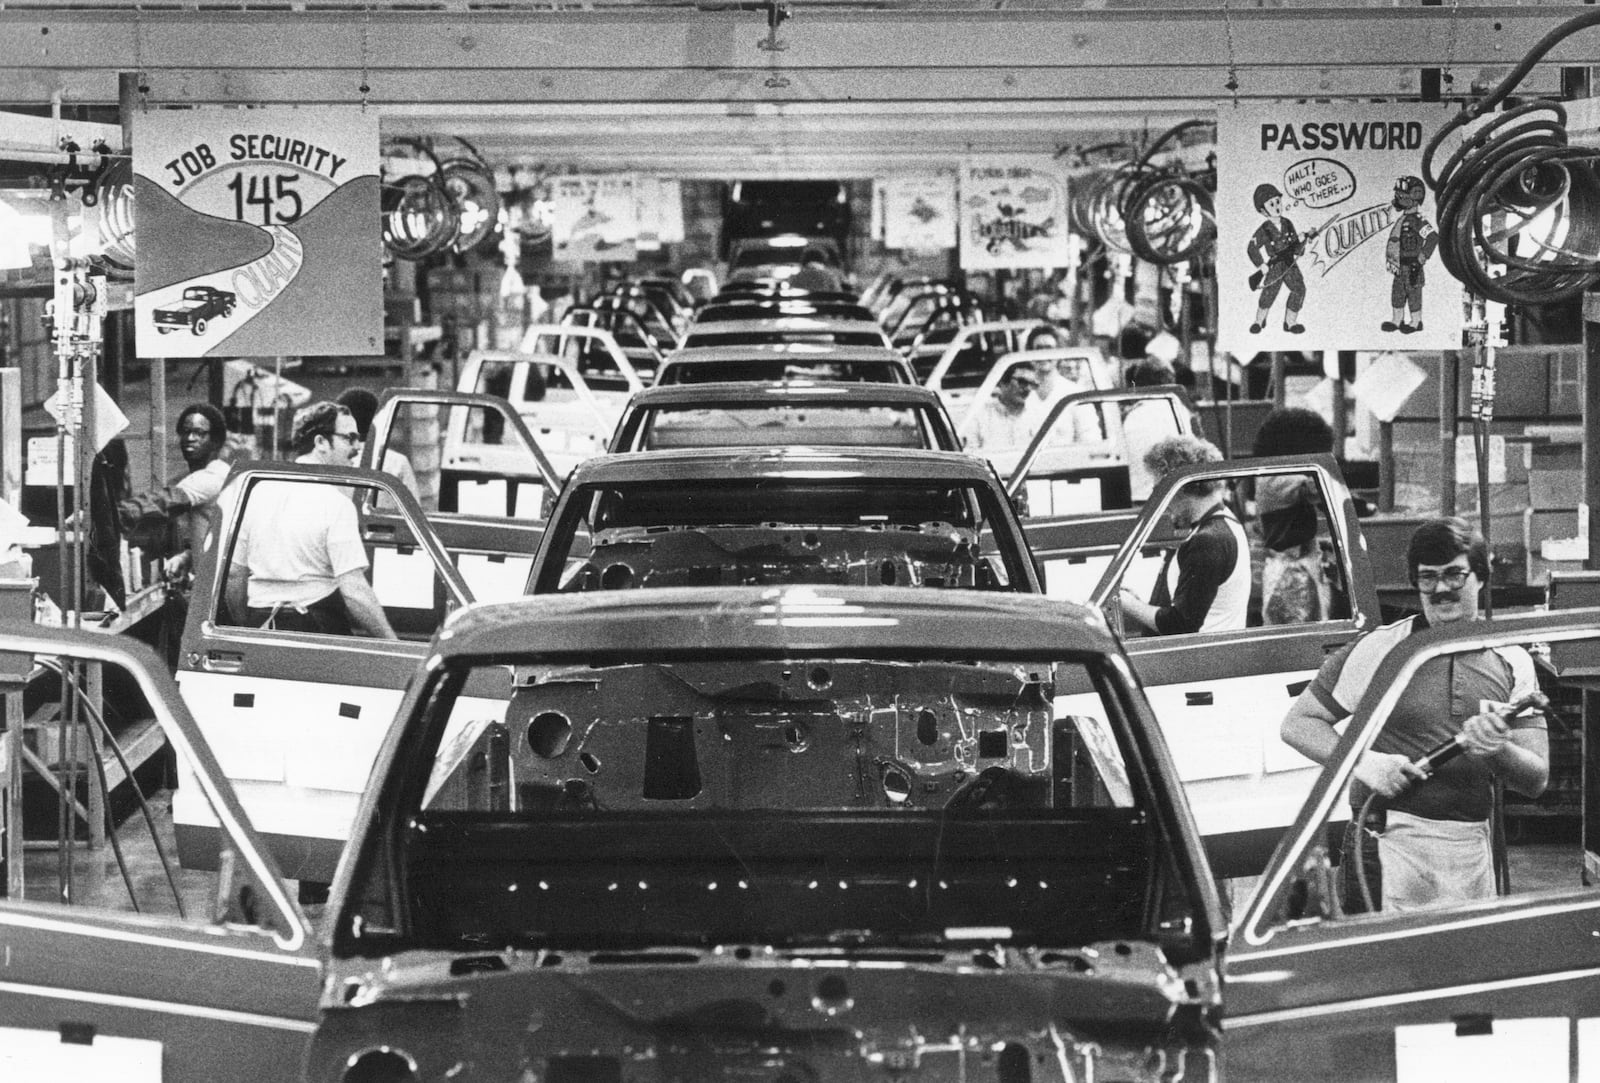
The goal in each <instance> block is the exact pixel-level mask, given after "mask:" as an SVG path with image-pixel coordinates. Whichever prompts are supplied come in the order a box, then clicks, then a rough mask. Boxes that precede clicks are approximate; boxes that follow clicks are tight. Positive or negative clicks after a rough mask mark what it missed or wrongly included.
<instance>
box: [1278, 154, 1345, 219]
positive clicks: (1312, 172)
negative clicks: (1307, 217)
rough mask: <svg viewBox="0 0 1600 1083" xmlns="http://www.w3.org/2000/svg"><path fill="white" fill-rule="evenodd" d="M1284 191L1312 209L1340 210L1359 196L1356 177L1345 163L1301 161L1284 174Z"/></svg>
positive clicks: (1327, 160)
mask: <svg viewBox="0 0 1600 1083" xmlns="http://www.w3.org/2000/svg"><path fill="white" fill-rule="evenodd" d="M1283 190H1284V191H1285V192H1286V193H1288V196H1289V198H1290V199H1292V200H1295V201H1297V202H1299V203H1302V204H1304V205H1305V206H1307V207H1311V208H1313V209H1321V208H1324V207H1337V206H1338V205H1339V204H1341V203H1343V202H1344V201H1345V200H1347V199H1349V198H1351V197H1352V196H1354V195H1355V194H1356V178H1355V174H1354V173H1351V172H1350V169H1349V167H1348V166H1346V165H1345V164H1344V163H1343V162H1336V161H1334V160H1333V159H1332V158H1302V159H1301V160H1300V161H1298V162H1296V163H1295V164H1294V165H1292V166H1290V167H1289V168H1288V169H1285V170H1284V171H1283Z"/></svg>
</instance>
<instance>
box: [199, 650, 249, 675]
mask: <svg viewBox="0 0 1600 1083" xmlns="http://www.w3.org/2000/svg"><path fill="white" fill-rule="evenodd" d="M206 668H207V669H209V670H213V671H214V672H217V673H237V672H239V671H240V670H241V669H243V668H244V655H243V654H242V653H241V652H239V651H206Z"/></svg>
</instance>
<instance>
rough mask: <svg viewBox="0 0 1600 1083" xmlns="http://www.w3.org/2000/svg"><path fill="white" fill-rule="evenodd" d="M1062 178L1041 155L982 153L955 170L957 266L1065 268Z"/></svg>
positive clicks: (1067, 257)
mask: <svg viewBox="0 0 1600 1083" xmlns="http://www.w3.org/2000/svg"><path fill="white" fill-rule="evenodd" d="M1070 259H1071V253H1070V252H1069V250H1068V240H1067V177H1066V174H1065V173H1063V172H1062V171H1061V169H1060V168H1059V166H1058V164H1057V163H1056V162H1055V161H1054V160H1052V159H1051V158H1049V157H1047V156H1044V155H1028V156H1018V155H985V156H983V157H977V158H969V159H967V161H966V162H965V163H964V164H963V166H962V169H961V267H962V269H963V270H968V271H986V270H993V269H996V268H1001V267H1011V268H1015V267H1065V266H1066V265H1067V263H1068V262H1069V260H1070Z"/></svg>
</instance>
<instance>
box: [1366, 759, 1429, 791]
mask: <svg viewBox="0 0 1600 1083" xmlns="http://www.w3.org/2000/svg"><path fill="white" fill-rule="evenodd" d="M1427 777H1428V776H1427V775H1426V774H1424V773H1423V772H1422V770H1421V769H1420V768H1418V767H1416V766H1414V765H1413V764H1412V763H1411V761H1410V760H1409V759H1407V758H1406V757H1404V756H1401V755H1399V754H1397V753H1394V752H1366V753H1363V754H1362V756H1361V759H1360V761H1359V762H1358V763H1357V764H1356V778H1358V779H1360V780H1361V781H1362V782H1363V783H1364V784H1365V785H1366V786H1367V787H1368V788H1369V789H1372V790H1376V791H1377V792H1378V793H1380V794H1382V795H1383V796H1385V797H1396V796H1399V795H1400V794H1401V793H1404V792H1405V790H1406V787H1408V786H1410V785H1411V783H1412V782H1413V781H1414V780H1418V779H1424V778H1427Z"/></svg>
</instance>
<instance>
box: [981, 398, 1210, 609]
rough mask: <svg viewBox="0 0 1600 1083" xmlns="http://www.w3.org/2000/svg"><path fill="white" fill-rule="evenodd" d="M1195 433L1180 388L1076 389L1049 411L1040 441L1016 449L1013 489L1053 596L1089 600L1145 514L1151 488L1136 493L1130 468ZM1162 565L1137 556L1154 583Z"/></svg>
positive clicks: (1141, 575)
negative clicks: (1173, 439) (1161, 445)
mask: <svg viewBox="0 0 1600 1083" xmlns="http://www.w3.org/2000/svg"><path fill="white" fill-rule="evenodd" d="M993 375H994V374H991V376H993ZM980 394H981V392H980ZM1192 431H1193V430H1192V420H1191V416H1190V413H1189V408H1188V406H1187V404H1186V403H1185V402H1184V400H1183V397H1182V394H1181V393H1180V392H1179V391H1178V389H1176V388H1136V389H1129V390H1125V391H1089V392H1079V393H1077V394H1073V395H1068V396H1065V397H1064V398H1062V399H1061V400H1060V401H1059V402H1057V403H1056V404H1055V405H1054V406H1053V407H1051V408H1050V412H1049V413H1047V414H1046V415H1045V420H1044V423H1043V424H1042V425H1040V427H1039V431H1038V432H1037V433H1035V434H1034V438H1033V442H1032V443H1031V444H1029V445H1028V447H1027V448H1025V449H1022V450H1021V451H1020V452H1012V453H1011V454H1010V456H1009V460H1010V465H1009V471H1008V473H1009V477H1008V480H1007V482H1006V489H1007V491H1008V492H1010V493H1011V494H1012V496H1013V499H1014V500H1015V502H1016V503H1017V505H1018V507H1019V509H1021V510H1022V512H1023V514H1024V516H1025V518H1024V519H1023V529H1024V531H1025V532H1026V534H1027V535H1028V544H1029V545H1030V546H1031V547H1032V548H1033V552H1034V555H1035V556H1036V557H1037V558H1038V559H1039V560H1040V562H1041V564H1042V566H1043V567H1044V569H1045V591H1046V593H1047V594H1048V595H1049V596H1050V597H1052V598H1063V599H1066V600H1068V601H1074V602H1085V601H1088V600H1089V596H1090V595H1091V594H1092V593H1093V591H1094V588H1095V585H1096V584H1098V583H1099V582H1100V578H1101V576H1103V575H1104V574H1105V570H1106V568H1107V567H1109V566H1110V564H1111V559H1112V557H1114V556H1115V555H1116V554H1117V551H1118V550H1119V549H1120V548H1121V547H1122V543H1123V541H1124V540H1125V539H1126V538H1127V536H1128V534H1129V532H1130V531H1131V530H1132V529H1133V527H1134V524H1135V523H1136V522H1137V521H1138V519H1139V511H1138V506H1139V504H1141V503H1142V502H1143V498H1144V495H1145V493H1144V492H1141V493H1140V494H1139V499H1137V500H1136V499H1135V497H1134V478H1133V471H1132V469H1131V466H1130V464H1132V463H1134V462H1137V461H1139V460H1142V459H1143V456H1144V452H1145V451H1146V450H1148V448H1149V446H1150V445H1151V444H1153V443H1155V442H1156V441H1157V440H1159V439H1162V438H1164V437H1167V436H1177V435H1180V434H1183V433H1189V432H1192ZM1142 488H1146V489H1147V488H1148V486H1147V485H1146V486H1143V487H1142ZM1157 540H1158V541H1163V540H1170V541H1171V542H1173V544H1175V543H1176V539H1157ZM1158 563H1159V561H1158V560H1155V561H1153V560H1152V559H1151V558H1149V557H1143V558H1141V557H1135V558H1134V564H1135V569H1134V571H1133V573H1132V574H1133V575H1134V576H1135V578H1136V580H1139V581H1142V580H1143V579H1153V577H1154V575H1155V570H1156V565H1157V564H1158Z"/></svg>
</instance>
